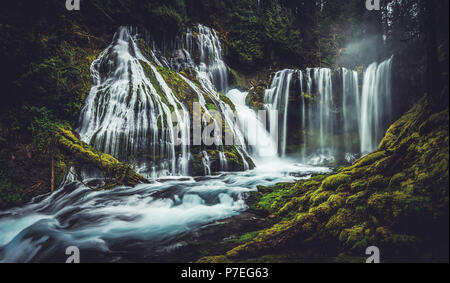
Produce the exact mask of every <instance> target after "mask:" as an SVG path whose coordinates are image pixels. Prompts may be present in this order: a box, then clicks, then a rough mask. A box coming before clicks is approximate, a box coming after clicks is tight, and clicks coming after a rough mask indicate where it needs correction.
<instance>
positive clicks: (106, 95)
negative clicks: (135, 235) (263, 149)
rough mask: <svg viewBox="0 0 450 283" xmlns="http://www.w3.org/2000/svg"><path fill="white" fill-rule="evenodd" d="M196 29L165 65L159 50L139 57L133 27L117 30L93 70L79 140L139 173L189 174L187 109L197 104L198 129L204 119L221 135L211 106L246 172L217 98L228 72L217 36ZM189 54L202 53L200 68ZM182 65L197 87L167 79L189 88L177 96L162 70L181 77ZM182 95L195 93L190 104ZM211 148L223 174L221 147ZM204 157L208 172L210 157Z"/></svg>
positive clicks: (243, 151)
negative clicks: (136, 169) (223, 121)
mask: <svg viewBox="0 0 450 283" xmlns="http://www.w3.org/2000/svg"><path fill="white" fill-rule="evenodd" d="M197 29H198V33H197V34H196V35H195V36H194V35H193V33H191V32H188V33H187V35H186V42H185V47H186V48H187V49H189V51H188V50H186V49H184V48H183V49H180V50H175V51H174V55H173V58H169V59H167V58H165V57H164V56H162V55H161V53H162V52H158V50H154V49H152V50H151V51H150V53H151V54H147V55H148V56H150V57H151V58H150V59H151V61H150V60H149V59H147V58H146V56H145V55H143V53H142V52H141V49H140V48H141V45H140V41H139V40H140V38H139V37H138V35H137V33H136V32H135V31H134V30H133V29H132V28H128V27H121V28H120V29H119V31H118V32H117V33H116V35H115V36H114V39H113V42H112V43H111V45H110V46H109V47H108V48H107V49H106V50H105V51H103V52H102V53H101V54H100V56H99V57H98V58H97V59H96V60H95V61H94V62H93V64H92V66H91V76H92V80H93V86H92V89H91V91H90V93H89V96H88V97H87V99H86V102H85V105H84V107H83V109H82V113H81V116H80V127H79V129H78V131H79V133H80V135H81V138H82V140H83V141H85V142H87V143H90V144H92V145H93V146H94V147H95V148H97V149H99V150H101V151H103V152H106V153H109V154H111V155H113V156H115V157H118V158H120V159H122V160H123V159H126V160H127V161H129V162H131V163H133V164H135V165H136V166H137V167H138V168H140V171H141V172H142V173H144V174H148V175H151V176H164V175H188V174H189V173H190V172H189V170H190V169H189V168H190V163H191V161H192V152H191V146H190V144H191V141H192V138H193V137H191V134H190V130H191V129H192V126H193V125H192V123H191V120H190V119H191V117H190V116H191V115H190V114H191V113H190V111H193V110H192V109H190V108H192V106H189V104H191V105H192V103H193V102H194V101H195V102H198V103H199V104H200V108H201V109H199V113H204V116H203V119H202V123H203V126H206V125H207V124H208V123H207V122H208V121H207V120H208V119H206V120H205V117H209V118H210V120H212V123H214V124H215V126H218V127H219V126H220V128H221V129H222V124H219V122H218V121H216V120H217V118H216V117H215V116H214V114H212V113H210V112H211V110H210V108H211V107H213V108H215V109H217V111H218V112H219V114H220V115H221V118H222V120H225V124H224V125H226V126H228V129H229V130H230V131H231V132H232V134H233V136H234V138H235V139H236V140H238V144H240V146H235V149H236V151H237V154H238V155H239V158H241V159H242V161H243V164H244V168H243V169H249V167H250V166H249V164H248V162H247V159H248V158H249V155H248V152H247V147H246V144H245V138H244V134H243V133H242V132H240V130H239V129H238V128H236V127H234V119H233V117H232V114H230V113H231V112H232V110H231V107H230V105H228V104H227V103H225V102H224V101H222V100H221V96H220V94H219V93H218V92H217V89H223V90H225V89H227V88H228V70H227V67H226V65H225V63H224V62H223V60H222V55H221V52H222V49H221V45H220V41H219V38H218V36H217V34H216V33H215V32H214V31H213V30H211V29H209V28H207V27H204V26H201V25H198V26H197ZM196 48H198V50H196ZM191 54H199V57H200V58H199V62H198V63H197V64H196V63H195V62H194V60H193V59H192V57H193V56H192V55H191ZM183 67H184V68H190V69H191V70H193V72H194V73H195V80H197V82H196V83H195V82H194V81H192V80H191V79H189V78H188V77H187V76H186V75H183V74H181V73H175V72H174V74H171V75H173V76H177V77H178V79H179V80H181V81H184V82H185V83H186V85H187V87H186V89H185V90H184V91H181V94H180V92H179V91H178V92H177V93H175V91H174V90H173V89H171V87H170V86H169V84H168V81H166V80H167V78H165V77H164V76H163V74H162V73H161V69H160V68H165V69H164V70H166V69H167V70H168V69H172V70H177V71H178V70H179V69H180V68H183ZM165 72H167V71H165ZM183 92H185V93H187V92H191V93H194V94H195V95H196V97H193V98H189V100H191V99H192V100H194V101H186V98H184V97H182V96H183ZM211 105H212V106H211ZM215 138H217V139H221V138H222V136H220V137H219V136H215ZM215 150H216V151H217V157H218V159H219V163H220V165H219V166H220V167H221V168H220V169H221V170H226V169H227V168H226V167H227V165H228V162H227V160H226V154H225V153H224V147H223V145H220V142H219V143H218V144H216V147H215ZM204 153H206V152H199V153H198V154H199V155H200V157H199V158H200V159H201V160H202V159H203V160H205V154H204ZM206 156H207V155H206ZM130 158H131V159H132V160H129V159H130ZM207 159H208V163H207V164H208V167H210V164H209V159H210V157H208V158H207ZM199 162H200V161H199ZM204 164H206V163H205V162H204ZM205 171H206V172H207V173H211V168H208V169H206V165H205Z"/></svg>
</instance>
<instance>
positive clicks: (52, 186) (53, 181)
mask: <svg viewBox="0 0 450 283" xmlns="http://www.w3.org/2000/svg"><path fill="white" fill-rule="evenodd" d="M50 186H51V189H52V193H53V192H54V191H55V156H54V155H53V154H52V179H51V185H50Z"/></svg>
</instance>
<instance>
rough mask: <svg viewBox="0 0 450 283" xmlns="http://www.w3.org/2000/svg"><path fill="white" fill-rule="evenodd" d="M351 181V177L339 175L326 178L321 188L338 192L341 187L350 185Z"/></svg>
mask: <svg viewBox="0 0 450 283" xmlns="http://www.w3.org/2000/svg"><path fill="white" fill-rule="evenodd" d="M351 180H352V179H351V177H350V176H349V175H347V174H343V173H339V174H336V175H332V176H330V177H328V178H326V179H325V180H324V181H323V182H322V185H321V187H322V188H323V189H324V190H327V191H331V190H336V189H337V188H338V187H339V186H340V185H347V184H350V182H351Z"/></svg>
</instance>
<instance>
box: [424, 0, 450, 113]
mask: <svg viewBox="0 0 450 283" xmlns="http://www.w3.org/2000/svg"><path fill="white" fill-rule="evenodd" d="M435 6H436V1H434V0H426V1H425V24H426V28H425V32H426V36H425V39H426V46H427V89H428V94H429V95H430V96H431V97H432V102H433V108H435V110H439V109H440V108H442V107H443V106H444V107H446V105H442V101H441V97H440V92H441V90H442V89H441V78H440V68H439V60H438V50H437V35H436V10H435V9H436V7H435Z"/></svg>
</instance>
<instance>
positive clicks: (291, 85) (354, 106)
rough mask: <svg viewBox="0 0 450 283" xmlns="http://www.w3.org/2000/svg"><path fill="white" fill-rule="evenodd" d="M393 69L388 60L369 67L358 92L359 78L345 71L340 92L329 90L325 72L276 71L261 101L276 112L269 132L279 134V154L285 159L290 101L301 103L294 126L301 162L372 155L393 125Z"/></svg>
mask: <svg viewBox="0 0 450 283" xmlns="http://www.w3.org/2000/svg"><path fill="white" fill-rule="evenodd" d="M391 64H392V58H391V59H389V60H386V61H384V62H382V63H381V64H379V65H378V64H377V63H373V64H372V65H370V66H369V67H368V68H367V70H366V72H365V74H364V82H363V87H362V91H360V87H359V78H358V73H357V72H356V71H352V70H348V69H345V68H341V69H340V73H339V75H340V77H341V84H342V86H341V87H339V88H333V75H332V71H331V69H328V68H307V69H306V70H305V71H301V70H289V69H286V70H282V71H279V72H277V73H276V74H275V76H274V78H273V80H272V83H271V86H270V88H269V89H267V90H266V92H265V98H264V102H265V108H266V109H267V110H277V111H278V114H276V112H275V111H274V112H272V113H273V114H272V115H268V118H269V128H270V130H271V132H273V131H276V129H277V128H278V129H279V130H278V132H279V135H280V143H279V148H278V153H279V155H280V156H282V157H283V156H285V155H286V148H287V145H286V141H287V140H288V131H289V129H288V128H289V125H288V123H287V121H288V119H289V117H290V116H289V115H291V114H288V111H293V110H292V109H290V106H289V102H290V101H291V100H292V101H298V103H299V104H300V109H298V110H294V112H299V114H300V120H299V124H298V125H296V126H297V127H298V128H299V131H300V132H301V146H300V148H299V151H300V152H301V156H302V157H303V160H305V161H308V162H310V163H313V164H318V163H319V164H320V163H324V162H330V161H334V160H335V157H336V156H337V155H338V154H340V153H345V160H347V161H351V160H354V157H355V155H358V154H361V153H362V154H365V153H368V152H370V151H373V150H374V149H375V148H376V146H377V144H378V143H379V142H380V140H381V138H382V136H383V134H384V131H385V130H386V129H387V126H388V125H389V124H390V123H391V122H392V114H391V110H390V109H391V98H390V96H391V94H390V88H391V86H390V84H391V78H390V76H391V74H390V72H391ZM336 74H338V73H336ZM291 117H292V116H291ZM291 127H292V125H291Z"/></svg>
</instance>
